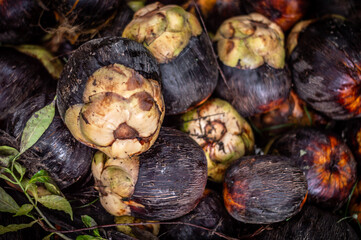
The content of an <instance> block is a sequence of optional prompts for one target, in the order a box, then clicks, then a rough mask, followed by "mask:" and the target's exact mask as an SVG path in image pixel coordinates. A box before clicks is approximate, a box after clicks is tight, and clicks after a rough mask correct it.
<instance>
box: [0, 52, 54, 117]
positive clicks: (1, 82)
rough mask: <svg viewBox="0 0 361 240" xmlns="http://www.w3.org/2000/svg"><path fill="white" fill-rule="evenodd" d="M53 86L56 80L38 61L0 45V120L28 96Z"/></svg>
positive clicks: (50, 89)
mask: <svg viewBox="0 0 361 240" xmlns="http://www.w3.org/2000/svg"><path fill="white" fill-rule="evenodd" d="M55 87H56V81H55V80H54V79H53V78H52V77H51V75H50V74H49V73H48V71H47V70H46V69H45V67H43V65H42V63H41V62H40V61H38V60H37V59H35V58H32V57H30V56H28V55H26V54H23V53H20V52H18V51H17V50H15V49H13V48H7V47H0V89H1V92H0V102H1V104H0V120H4V119H6V118H7V117H8V115H9V114H12V113H13V112H14V111H16V109H17V107H18V106H19V105H20V104H21V103H22V102H23V101H24V100H25V99H27V98H28V97H30V96H32V95H35V94H37V93H38V92H49V91H53V90H55Z"/></svg>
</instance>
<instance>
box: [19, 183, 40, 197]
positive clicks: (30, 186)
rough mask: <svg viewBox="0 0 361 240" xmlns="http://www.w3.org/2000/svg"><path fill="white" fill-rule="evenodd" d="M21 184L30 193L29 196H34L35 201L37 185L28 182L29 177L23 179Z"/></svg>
mask: <svg viewBox="0 0 361 240" xmlns="http://www.w3.org/2000/svg"><path fill="white" fill-rule="evenodd" d="M21 185H22V186H23V188H24V189H25V191H27V192H28V193H30V195H31V196H33V197H34V199H35V201H36V202H37V201H38V186H36V184H35V183H29V179H26V178H25V179H23V180H22V181H21Z"/></svg>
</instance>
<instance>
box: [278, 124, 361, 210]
mask: <svg viewBox="0 0 361 240" xmlns="http://www.w3.org/2000/svg"><path fill="white" fill-rule="evenodd" d="M272 149H273V152H276V153H279V154H281V155H285V156H288V157H292V158H293V159H294V160H295V162H296V163H297V164H298V166H300V168H301V169H302V170H303V171H304V173H305V175H306V177H307V183H308V191H309V196H310V198H309V199H310V201H312V202H315V203H318V204H320V205H321V206H323V207H330V208H339V207H341V206H342V205H343V204H344V203H345V201H346V200H347V197H348V196H349V194H350V192H351V189H352V187H353V185H354V184H355V181H356V161H355V159H354V157H353V155H352V153H351V150H350V149H349V148H348V146H347V145H346V144H345V143H344V142H343V141H342V140H340V139H339V138H338V137H337V136H336V135H334V134H332V133H330V132H326V131H322V130H316V129H312V128H300V129H296V130H293V131H291V132H288V133H286V134H284V135H283V136H282V137H281V138H279V139H278V140H277V141H276V142H275V143H274V144H273V145H272Z"/></svg>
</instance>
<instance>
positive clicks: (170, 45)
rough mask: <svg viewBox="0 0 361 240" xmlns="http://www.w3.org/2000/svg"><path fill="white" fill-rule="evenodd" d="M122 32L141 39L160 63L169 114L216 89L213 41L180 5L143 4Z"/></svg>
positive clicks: (188, 106) (204, 97)
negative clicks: (211, 41) (210, 40)
mask: <svg viewBox="0 0 361 240" xmlns="http://www.w3.org/2000/svg"><path fill="white" fill-rule="evenodd" d="M122 36H123V37H126V38H130V39H133V40H135V41H137V42H140V43H142V44H143V45H144V46H145V47H146V48H147V49H149V50H150V52H151V53H152V54H153V56H154V57H155V58H156V59H157V62H158V63H159V64H160V70H161V73H162V84H163V89H162V93H163V97H164V102H165V111H166V114H168V115H175V114H180V113H184V112H186V111H187V110H189V109H192V108H194V107H196V106H198V105H200V104H201V103H203V102H204V101H205V100H207V98H209V97H210V95H211V94H212V93H213V90H214V89H215V87H216V85H217V78H218V70H217V65H216V59H215V58H214V55H213V54H212V46H211V43H210V42H209V40H208V36H207V34H206V33H205V32H204V31H203V29H202V28H201V26H200V23H199V21H198V19H197V18H196V17H195V16H194V15H192V14H190V13H188V12H186V11H185V10H184V9H183V8H181V7H180V6H177V5H166V6H163V5H162V4H160V3H154V4H150V5H147V6H145V7H144V8H141V9H140V10H138V11H137V12H136V13H135V14H134V17H133V20H132V21H131V22H130V23H129V24H128V25H127V27H126V28H125V29H124V32H123V35H122Z"/></svg>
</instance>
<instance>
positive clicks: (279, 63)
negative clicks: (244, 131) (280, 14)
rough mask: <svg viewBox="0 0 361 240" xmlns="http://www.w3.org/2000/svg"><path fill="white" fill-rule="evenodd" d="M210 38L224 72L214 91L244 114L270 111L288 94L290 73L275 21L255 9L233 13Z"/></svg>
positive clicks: (249, 114)
mask: <svg viewBox="0 0 361 240" xmlns="http://www.w3.org/2000/svg"><path fill="white" fill-rule="evenodd" d="M213 40H214V41H215V44H216V48H217V53H218V56H219V63H220V66H221V68H222V70H223V73H224V76H225V79H220V80H219V81H218V85H217V88H216V92H217V94H218V96H220V97H221V98H223V99H225V100H227V101H228V102H229V103H231V104H232V105H233V106H234V107H235V108H236V109H237V111H238V112H239V113H240V114H241V115H242V116H243V117H249V116H253V115H255V114H258V113H264V112H267V111H270V110H272V109H274V108H276V107H277V106H278V105H279V104H281V103H282V102H283V101H285V100H286V99H287V98H288V95H289V91H290V88H291V76H290V72H289V71H288V68H287V66H286V65H285V49H284V43H283V41H284V35H283V32H282V30H281V28H280V27H279V26H278V25H276V24H275V23H273V22H271V21H270V20H268V19H267V18H266V17H264V16H262V15H261V14H258V13H252V14H250V15H245V16H238V17H233V18H230V19H227V20H226V21H224V22H223V23H222V25H221V26H220V28H219V29H218V31H217V34H216V36H215V37H214V39H213Z"/></svg>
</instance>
